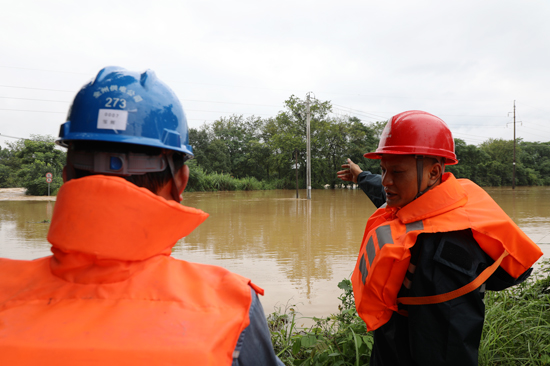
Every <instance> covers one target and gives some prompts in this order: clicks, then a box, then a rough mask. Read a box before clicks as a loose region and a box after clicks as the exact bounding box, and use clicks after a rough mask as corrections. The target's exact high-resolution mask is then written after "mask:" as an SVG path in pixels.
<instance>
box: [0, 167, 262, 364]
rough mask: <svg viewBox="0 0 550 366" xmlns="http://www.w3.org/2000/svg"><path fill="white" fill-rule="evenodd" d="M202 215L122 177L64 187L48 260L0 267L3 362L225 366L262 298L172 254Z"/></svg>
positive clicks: (238, 280) (236, 280)
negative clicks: (254, 298)
mask: <svg viewBox="0 0 550 366" xmlns="http://www.w3.org/2000/svg"><path fill="white" fill-rule="evenodd" d="M207 217H208V215H207V214H206V213H204V212H202V211H200V210H197V209H194V208H189V207H184V206H182V205H179V204H177V203H176V202H172V201H167V200H165V199H163V198H161V197H159V196H157V195H155V194H153V193H151V192H149V191H148V190H146V189H143V188H138V187H136V186H134V185H133V184H131V183H128V182H126V181H125V180H123V179H121V178H116V177H105V176H92V177H86V178H81V179H77V180H72V181H70V182H68V183H66V184H65V185H63V187H62V188H61V190H60V191H59V195H58V197H57V203H56V205H55V209H54V214H53V218H52V224H51V226H50V232H49V234H48V240H49V241H50V243H52V245H53V248H52V252H53V253H54V255H53V256H51V257H45V258H40V259H37V260H34V261H20V260H8V259H2V260H0V278H2V281H0V364H2V365H134V366H135V365H176V364H177V365H231V363H232V358H233V357H232V354H233V351H234V349H235V346H236V344H237V340H238V337H239V335H240V334H241V332H242V331H243V330H244V328H246V327H247V326H248V324H249V322H250V320H249V317H248V312H249V307H250V304H251V301H252V296H251V291H250V286H252V287H253V288H254V289H255V290H256V291H257V292H259V293H263V291H262V290H261V289H259V288H257V287H255V286H254V285H253V284H251V283H250V281H249V280H248V279H245V278H243V277H241V276H239V275H236V274H234V273H231V272H229V271H227V270H225V269H223V268H220V267H216V266H209V265H201V264H196V263H189V262H186V261H181V260H177V259H174V258H172V257H170V255H169V254H170V251H171V247H172V246H173V245H174V244H175V243H176V241H177V240H178V239H180V238H181V237H182V236H185V235H187V234H189V233H190V232H191V231H193V230H194V229H195V228H196V227H197V226H198V225H199V224H200V223H202V222H203V221H204V220H205V219H206V218H207Z"/></svg>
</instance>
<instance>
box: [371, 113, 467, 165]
mask: <svg viewBox="0 0 550 366" xmlns="http://www.w3.org/2000/svg"><path fill="white" fill-rule="evenodd" d="M384 154H394V155H422V156H441V157H444V158H445V165H454V164H457V163H458V160H457V159H456V155H455V142H454V140H453V134H452V133H451V130H450V129H449V127H448V126H447V124H446V123H445V122H444V121H443V120H442V119H441V118H439V117H436V116H434V115H433V114H430V113H427V112H423V111H407V112H403V113H399V114H397V115H395V116H393V117H392V118H391V119H390V120H389V121H388V123H387V124H386V127H384V131H382V136H381V137H380V143H379V144H378V149H376V151H375V152H371V153H366V154H365V155H364V156H365V157H366V158H368V159H380V158H382V155H384Z"/></svg>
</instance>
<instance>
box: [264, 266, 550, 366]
mask: <svg viewBox="0 0 550 366" xmlns="http://www.w3.org/2000/svg"><path fill="white" fill-rule="evenodd" d="M338 287H339V288H340V289H342V290H343V293H342V294H341V295H340V296H339V297H338V299H340V302H341V304H340V305H339V311H338V313H336V314H332V315H330V316H328V317H325V318H313V320H314V321H315V324H314V325H313V326H311V327H308V328H303V327H299V326H298V325H297V321H298V319H299V317H298V313H297V312H296V311H295V309H294V307H292V306H289V305H287V306H286V307H285V308H279V309H278V310H277V311H276V312H274V313H272V314H270V315H269V316H268V324H269V328H270V331H271V339H272V343H273V347H274V349H275V353H276V354H277V355H278V356H279V358H280V359H281V360H282V361H283V362H284V364H285V365H288V366H291V365H304V366H320V365H327V366H343V365H346V366H347V365H350V366H352V365H353V366H358V365H368V363H369V360H370V354H371V351H372V345H373V338H372V332H367V329H366V326H365V323H364V322H363V320H361V318H359V317H358V316H357V312H356V310H355V302H354V299H353V291H352V287H351V281H350V280H348V279H345V280H343V281H341V282H340V283H339V284H338ZM485 305H486V309H485V324H484V327H483V334H482V339H481V343H480V348H479V365H480V366H489V365H514V366H516V365H550V260H546V261H544V262H543V263H542V267H541V269H539V270H538V271H537V272H536V274H534V275H532V276H531V277H530V278H529V279H528V280H527V281H525V282H524V283H522V284H520V285H518V286H515V287H512V288H509V289H507V290H504V291H498V292H492V291H489V292H487V294H486V297H485Z"/></svg>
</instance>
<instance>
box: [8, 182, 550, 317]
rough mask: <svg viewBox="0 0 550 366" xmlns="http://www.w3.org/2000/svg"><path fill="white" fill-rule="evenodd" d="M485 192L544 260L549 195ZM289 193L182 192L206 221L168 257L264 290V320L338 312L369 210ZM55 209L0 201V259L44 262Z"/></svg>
mask: <svg viewBox="0 0 550 366" xmlns="http://www.w3.org/2000/svg"><path fill="white" fill-rule="evenodd" d="M487 191H488V192H489V194H491V196H492V197H493V198H494V199H495V200H496V201H497V203H498V204H499V205H501V207H502V208H503V209H504V210H505V211H506V213H508V215H510V216H511V217H512V218H513V219H514V221H515V222H516V223H517V224H518V225H519V226H520V227H521V228H522V229H523V230H524V231H525V232H526V233H527V235H529V237H530V238H531V239H532V240H534V241H535V242H536V243H538V244H539V245H540V246H541V248H542V251H543V252H544V255H545V257H546V258H548V257H550V188H548V187H525V188H523V187H519V188H516V190H514V191H513V190H512V189H511V188H488V189H487ZM295 194H296V193H295V191H281V190H278V191H254V192H215V193H212V192H208V193H186V194H185V195H184V202H183V204H185V205H186V206H192V207H197V208H200V209H202V210H204V211H206V212H208V213H209V214H210V217H209V218H208V220H206V222H205V223H204V224H202V225H201V226H199V228H198V229H197V230H195V231H194V232H193V233H192V234H191V235H189V236H188V237H187V238H184V239H182V240H181V241H179V242H178V243H177V244H176V246H175V247H174V250H173V256H174V257H176V258H180V259H185V260H189V261H194V262H200V263H208V264H215V265H220V266H223V267H225V268H228V269H229V270H231V271H234V272H237V273H239V274H241V275H243V276H246V277H249V278H251V279H252V280H253V282H254V283H256V284H257V285H259V286H260V287H262V288H264V289H265V290H266V295H265V296H264V297H263V298H262V303H263V304H264V308H265V310H266V313H269V312H272V311H273V309H274V308H275V307H278V306H282V307H284V306H285V305H286V304H289V305H293V306H294V308H295V309H297V310H298V311H299V312H300V313H301V314H302V315H303V316H322V315H327V314H330V313H331V312H335V311H337V307H338V303H339V302H338V299H337V297H338V295H339V294H340V289H338V288H337V284H338V282H339V281H341V280H342V279H343V278H345V277H349V275H350V274H351V272H352V270H353V268H354V264H355V259H356V256H357V252H358V250H359V245H360V242H361V238H362V236H363V230H364V227H365V223H366V221H367V218H368V217H369V215H370V214H372V213H373V212H374V210H375V208H374V206H373V205H372V203H370V201H369V200H368V198H367V197H366V196H365V195H364V194H363V192H362V191H360V190H348V189H338V190H314V191H312V200H311V201H308V200H305V199H298V200H296V199H295ZM300 197H305V191H300ZM11 199H13V197H12V198H11ZM54 205H55V202H47V201H9V200H2V197H1V195H0V256H1V257H7V258H13V259H33V258H38V257H41V256H46V255H50V250H49V244H48V242H47V241H46V235H47V231H48V226H49V224H48V220H49V219H50V218H51V214H52V211H53V206H54Z"/></svg>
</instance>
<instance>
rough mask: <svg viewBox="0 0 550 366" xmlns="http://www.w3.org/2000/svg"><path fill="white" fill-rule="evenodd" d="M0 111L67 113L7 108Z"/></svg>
mask: <svg viewBox="0 0 550 366" xmlns="http://www.w3.org/2000/svg"><path fill="white" fill-rule="evenodd" d="M0 111H14V112H35V113H60V114H66V113H67V112H66V111H65V112H54V111H33V110H30V109H7V108H0Z"/></svg>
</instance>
